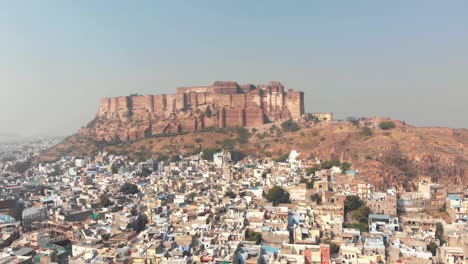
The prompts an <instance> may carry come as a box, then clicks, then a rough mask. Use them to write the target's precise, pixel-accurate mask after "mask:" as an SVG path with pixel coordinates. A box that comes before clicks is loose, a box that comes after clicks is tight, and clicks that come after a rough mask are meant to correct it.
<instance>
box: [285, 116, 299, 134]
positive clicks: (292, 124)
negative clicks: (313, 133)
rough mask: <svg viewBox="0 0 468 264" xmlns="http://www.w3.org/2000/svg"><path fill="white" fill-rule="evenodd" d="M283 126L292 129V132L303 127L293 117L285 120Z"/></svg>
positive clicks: (288, 129) (287, 129) (286, 129)
mask: <svg viewBox="0 0 468 264" xmlns="http://www.w3.org/2000/svg"><path fill="white" fill-rule="evenodd" d="M281 127H282V128H283V130H284V131H290V132H294V131H298V130H299V129H301V128H300V127H299V124H297V123H296V122H294V121H293V120H292V119H288V120H286V121H284V122H283V123H281Z"/></svg>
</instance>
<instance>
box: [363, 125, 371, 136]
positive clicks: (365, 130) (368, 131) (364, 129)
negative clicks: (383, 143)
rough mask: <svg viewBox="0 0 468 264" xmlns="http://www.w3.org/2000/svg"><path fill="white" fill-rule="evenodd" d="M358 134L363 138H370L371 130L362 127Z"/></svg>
mask: <svg viewBox="0 0 468 264" xmlns="http://www.w3.org/2000/svg"><path fill="white" fill-rule="evenodd" d="M360 133H361V135H363V136H366V137H370V136H372V129H370V127H362V128H361V132H360Z"/></svg>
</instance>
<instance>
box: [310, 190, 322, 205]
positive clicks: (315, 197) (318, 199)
mask: <svg viewBox="0 0 468 264" xmlns="http://www.w3.org/2000/svg"><path fill="white" fill-rule="evenodd" d="M310 199H311V200H312V201H314V202H316V203H317V204H321V203H322V196H321V195H320V194H318V193H314V194H312V195H311V196H310Z"/></svg>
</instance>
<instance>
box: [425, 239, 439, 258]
mask: <svg viewBox="0 0 468 264" xmlns="http://www.w3.org/2000/svg"><path fill="white" fill-rule="evenodd" d="M437 248H438V246H437V244H436V243H434V241H431V243H429V244H428V245H427V250H428V251H430V252H431V253H432V256H435V255H436V254H437Z"/></svg>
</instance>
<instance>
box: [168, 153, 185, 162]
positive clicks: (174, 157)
mask: <svg viewBox="0 0 468 264" xmlns="http://www.w3.org/2000/svg"><path fill="white" fill-rule="evenodd" d="M181 160H182V159H181V158H180V155H173V156H172V157H171V159H170V160H169V161H170V162H177V161H181Z"/></svg>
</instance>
